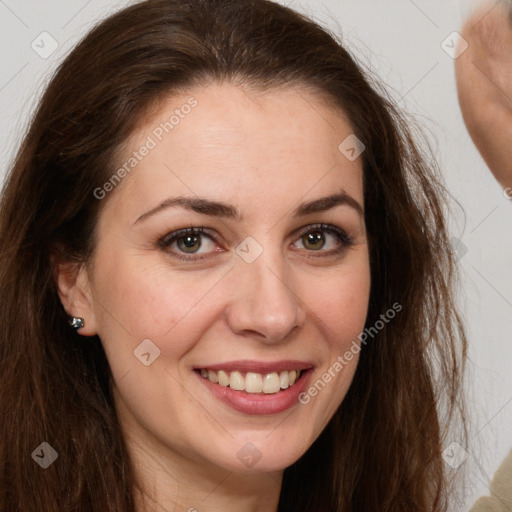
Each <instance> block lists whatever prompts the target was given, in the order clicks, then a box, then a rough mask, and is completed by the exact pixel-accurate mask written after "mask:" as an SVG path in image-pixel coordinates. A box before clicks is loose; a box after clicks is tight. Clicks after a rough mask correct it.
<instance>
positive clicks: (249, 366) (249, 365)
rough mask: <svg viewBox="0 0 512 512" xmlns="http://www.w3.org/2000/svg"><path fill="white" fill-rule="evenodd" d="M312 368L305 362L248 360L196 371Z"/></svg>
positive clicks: (270, 371) (203, 367)
mask: <svg viewBox="0 0 512 512" xmlns="http://www.w3.org/2000/svg"><path fill="white" fill-rule="evenodd" d="M309 368H313V365H312V364H311V363H309V362H307V361H298V360H293V359H286V360H284V359H283V360H281V361H270V362H269V361H267V362H265V361H254V360H250V359H243V360H239V361H225V362H224V363H215V364H207V365H204V366H197V367H196V368H195V369H196V370H202V369H205V370H212V371H219V370H226V371H228V372H233V371H242V372H254V373H265V374H266V373H272V372H278V371H284V370H288V371H291V370H308V369H309Z"/></svg>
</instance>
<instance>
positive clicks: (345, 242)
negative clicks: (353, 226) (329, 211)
mask: <svg viewBox="0 0 512 512" xmlns="http://www.w3.org/2000/svg"><path fill="white" fill-rule="evenodd" d="M298 241H300V242H301V243H302V246H303V247H304V248H305V249H306V250H307V251H308V252H319V253H321V254H319V255H318V256H328V255H333V254H338V253H340V252H342V251H343V250H344V249H346V248H347V247H349V246H351V245H352V244H353V241H352V239H351V238H350V236H349V235H348V234H347V233H346V232H345V231H344V230H342V229H340V228H337V227H335V226H330V225H327V224H317V225H315V226H310V227H309V228H308V229H307V230H306V231H303V232H302V234H301V236H300V238H299V239H298ZM296 243H297V242H296ZM326 248H327V249H326ZM315 256H317V255H315Z"/></svg>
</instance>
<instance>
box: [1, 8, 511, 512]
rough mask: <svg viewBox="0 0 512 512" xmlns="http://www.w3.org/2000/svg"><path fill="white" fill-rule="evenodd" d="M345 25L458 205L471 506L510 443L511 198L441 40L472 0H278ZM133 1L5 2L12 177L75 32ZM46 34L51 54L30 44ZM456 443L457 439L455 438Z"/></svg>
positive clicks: (5, 100) (5, 103)
mask: <svg viewBox="0 0 512 512" xmlns="http://www.w3.org/2000/svg"><path fill="white" fill-rule="evenodd" d="M281 1H282V3H287V5H290V6H291V7H293V8H296V9H298V10H301V11H303V12H306V13H308V14H310V15H312V16H314V17H315V19H317V20H318V21H320V22H321V23H323V24H324V25H327V26H329V27H330V28H332V29H334V30H336V31H337V32H339V31H340V30H341V32H342V35H343V40H344V42H345V44H346V45H347V47H348V49H349V50H351V51H352V52H353V53H354V54H355V55H356V56H357V57H358V58H359V59H360V60H362V61H363V62H364V63H366V64H367V65H368V66H370V68H371V69H372V70H373V71H375V72H376V73H377V74H378V75H379V76H380V78H381V80H383V81H384V83H385V84H386V85H387V88H388V90H389V91H390V92H391V94H392V95H393V96H394V97H395V98H396V99H397V100H398V101H399V105H400V106H401V107H402V108H404V109H406V110H407V111H408V112H410V113H411V114H413V115H414V116H415V117H416V119H418V120H419V121H420V123H421V124H422V125H423V126H425V127H426V129H427V130H429V131H430V133H431V140H432V142H433V144H434V148H435V152H436V155H437V158H438V160H439V162H440V164H441V166H442V169H443V172H444V175H445V180H446V183H447V185H448V188H449V190H450V193H451V195H452V196H453V198H454V200H456V201H458V203H460V205H461V207H462V209H461V208H458V207H457V206H456V205H455V203H454V214H453V216H452V219H451V222H450V225H451V229H452V236H455V237H457V238H458V239H460V242H461V244H463V245H460V247H462V248H463V249H464V248H465V249H464V250H467V252H465V254H463V253H462V252H461V258H460V264H461V272H462V282H461V284H462V286H461V289H460V301H461V305H462V307H463V312H464V316H465V319H466V322H467V328H468V334H469V338H470V363H469V372H468V377H469V384H470V392H469V397H470V401H469V406H470V410H471V419H472V424H471V436H470V444H469V446H466V447H465V448H466V449H467V451H468V453H469V457H468V459H467V460H466V462H465V463H464V464H463V466H461V469H465V470H466V471H467V473H468V475H469V485H468V489H467V501H466V505H465V507H464V510H468V509H469V508H470V505H471V504H472V503H473V501H475V500H476V498H477V497H478V496H481V495H483V494H487V492H488V484H489V478H490V477H492V475H493V473H494V471H495V470H496V469H497V467H498V466H499V464H500V462H501V460H502V459H503V458H504V457H505V455H506V454H507V453H508V451H509V450H510V449H511V448H512V372H511V369H512V364H511V363H512V328H511V321H510V319H511V313H512V270H511V263H512V236H511V233H512V229H511V226H512V201H511V200H507V198H506V197H505V195H504V193H503V190H502V188H501V187H500V186H499V185H498V184H497V183H496V182H495V181H494V179H493V177H492V175H491V173H490V172H489V171H488V170H487V168H486V166H485V164H484V162H483V161H482V159H481V157H480V156H479V154H478V152H477V151H476V149H475V148H474V146H473V144H472V142H471V140H470V138H469V136H468V134H467V132H466V129H465V127H464V124H463V121H462V117H461V114H460V111H459V107H458V102H457V96H456V87H455V79H454V61H453V59H452V58H451V57H450V56H448V55H447V53H445V51H444V50H443V48H442V47H441V43H442V42H443V40H445V39H446V37H447V36H449V35H450V34H451V33H452V32H453V31H457V30H460V27H461V23H462V20H463V19H464V16H465V14H466V13H467V12H468V11H469V10H470V7H471V5H472V4H473V3H474V2H472V1H470V0H386V1H382V0H357V1H356V0H324V1H320V0H302V2H300V1H299V0H295V1H291V2H290V1H287V2H285V1H284V0H281ZM126 3H127V2H122V1H121V2H120V1H119V0H118V1H113V0H112V1H108V0H89V1H87V0H80V1H75V0H73V1H70V0H59V1H58V0H45V1H44V2H41V1H40V0H0V38H1V39H0V64H1V65H0V112H1V118H0V173H1V176H2V179H3V176H4V174H5V172H6V171H7V169H8V166H9V162H10V161H11V160H12V158H13V156H14V152H15V150H16V148H17V146H18V144H19V141H20V137H21V134H22V133H23V131H24V129H25V128H26V126H27V123H28V120H29V117H30V115H31V113H32V111H33V108H34V106H35V102H36V101H37V99H38V98H39V96H40V94H41V92H42V90H43V89H44V86H45V84H46V83H47V80H48V77H49V75H50V74H51V72H52V71H53V70H54V69H55V67H56V65H57V63H58V62H59V61H60V59H61V58H62V57H63V56H64V55H65V54H67V53H68V52H69V51H70V50H71V49H72V47H73V46H74V44H76V42H77V41H78V39H79V38H80V37H81V36H82V35H83V34H84V33H85V32H86V31H87V30H88V29H89V28H90V27H91V24H92V23H94V22H95V21H97V20H99V19H101V18H102V17H104V16H105V15H107V14H109V13H111V12H112V11H113V10H115V9H117V8H119V7H121V6H122V5H123V4H126ZM44 31H46V32H48V33H49V34H51V36H52V37H53V38H54V39H55V40H56V41H57V42H58V48H57V49H56V51H55V52H54V53H53V54H52V55H51V56H49V57H48V58H47V59H43V58H41V57H40V56H39V55H38V54H37V53H36V52H35V51H34V50H33V49H32V48H31V44H32V41H34V40H36V42H37V41H38V39H37V37H38V36H39V35H40V34H41V33H42V32H44ZM453 441H457V439H453Z"/></svg>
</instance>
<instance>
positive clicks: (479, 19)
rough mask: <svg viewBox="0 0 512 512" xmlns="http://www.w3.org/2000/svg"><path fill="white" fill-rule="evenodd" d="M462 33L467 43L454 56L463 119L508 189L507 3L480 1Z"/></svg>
mask: <svg viewBox="0 0 512 512" xmlns="http://www.w3.org/2000/svg"><path fill="white" fill-rule="evenodd" d="M461 35H462V37H463V38H464V39H465V40H466V41H467V42H468V44H469V47H468V49H467V50H466V51H465V52H464V53H463V54H462V55H461V56H460V57H459V58H458V59H457V60H456V61H455V75H456V80H457V91H458V95H459V104H460V108H461V111H462V115H463V118H464V122H465V123H466V127H467V129H468V132H469V134H470V136H471V138H472V139H473V142H474V144H475V146H476V147H477V149H478V150H479V152H480V154H481V155H482V158H483V159H484V160H485V162H486V164H487V165H488V167H489V169H490V170H491V171H492V173H493V175H494V177H495V178H496V179H497V180H498V182H499V183H500V184H501V185H502V186H503V187H504V188H505V189H506V190H511V189H510V187H512V144H511V141H512V3H511V2H505V1H500V2H495V1H494V2H485V3H483V4H482V5H481V6H480V7H479V8H478V9H477V10H476V11H475V12H474V13H473V14H472V15H471V16H470V17H469V18H468V19H467V20H466V22H465V23H464V26H463V28H462V31H461ZM511 191H512V190H511Z"/></svg>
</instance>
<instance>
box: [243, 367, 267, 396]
mask: <svg viewBox="0 0 512 512" xmlns="http://www.w3.org/2000/svg"><path fill="white" fill-rule="evenodd" d="M245 390H246V391H247V392H248V393H261V392H262V391H263V377H262V376H261V373H253V372H247V373H246V375H245Z"/></svg>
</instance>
